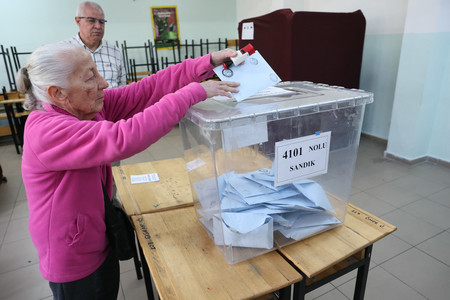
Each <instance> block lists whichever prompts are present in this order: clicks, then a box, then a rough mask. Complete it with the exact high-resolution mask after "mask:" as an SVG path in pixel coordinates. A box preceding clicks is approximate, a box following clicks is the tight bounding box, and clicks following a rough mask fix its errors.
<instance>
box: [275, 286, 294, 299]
mask: <svg viewBox="0 0 450 300" xmlns="http://www.w3.org/2000/svg"><path fill="white" fill-rule="evenodd" d="M292 287H293V284H292V285H290V286H287V287H285V288H283V289H281V290H279V291H278V293H279V295H278V300H290V299H291V290H292Z"/></svg>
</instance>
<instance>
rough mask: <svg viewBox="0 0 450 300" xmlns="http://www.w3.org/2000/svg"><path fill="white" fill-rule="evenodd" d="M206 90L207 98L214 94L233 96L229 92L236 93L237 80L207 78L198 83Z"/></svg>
mask: <svg viewBox="0 0 450 300" xmlns="http://www.w3.org/2000/svg"><path fill="white" fill-rule="evenodd" d="M200 84H201V85H202V86H203V88H204V89H205V91H206V95H207V98H211V97H214V96H226V97H230V98H231V97H233V95H231V93H237V92H239V90H238V89H237V88H236V87H237V86H239V82H232V81H217V80H207V81H204V82H201V83H200Z"/></svg>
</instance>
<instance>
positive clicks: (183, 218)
mask: <svg viewBox="0 0 450 300" xmlns="http://www.w3.org/2000/svg"><path fill="white" fill-rule="evenodd" d="M132 220H133V223H134V225H135V228H136V232H137V236H138V239H139V243H140V245H141V246H142V249H143V252H144V255H145V258H146V261H147V263H148V268H149V269H150V273H151V277H152V279H153V281H154V283H155V286H156V289H157V290H158V294H159V296H160V298H161V299H169V300H170V299H177V300H178V299H199V300H200V299H205V300H206V299H208V300H209V299H253V298H255V297H259V296H263V295H266V294H269V293H271V292H273V291H277V290H282V292H281V294H282V296H283V297H285V299H289V297H290V286H291V285H292V284H294V283H296V282H299V281H301V280H302V279H303V277H302V276H301V275H300V273H299V272H297V271H296V270H295V269H294V268H293V267H292V266H291V265H290V264H289V262H288V261H286V260H285V259H284V258H283V257H282V256H281V255H280V254H279V253H278V252H276V251H272V252H269V253H267V254H264V255H261V256H258V257H255V258H252V259H250V260H247V261H243V262H240V263H237V264H234V265H229V264H228V263H227V262H226V261H225V259H224V257H223V255H222V253H221V252H220V250H219V249H218V248H217V247H216V245H215V244H214V243H213V242H212V241H211V239H210V237H209V236H208V234H207V233H206V231H205V230H204V229H203V227H202V225H201V224H200V222H199V221H198V220H197V216H196V213H195V210H194V207H186V208H179V209H174V210H168V211H163V212H157V213H151V214H145V215H142V216H133V217H132Z"/></svg>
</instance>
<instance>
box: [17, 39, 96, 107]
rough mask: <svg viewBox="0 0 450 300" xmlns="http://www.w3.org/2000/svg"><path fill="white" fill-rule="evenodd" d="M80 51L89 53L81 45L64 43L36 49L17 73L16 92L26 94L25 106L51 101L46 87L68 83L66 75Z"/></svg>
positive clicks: (71, 70)
mask: <svg viewBox="0 0 450 300" xmlns="http://www.w3.org/2000/svg"><path fill="white" fill-rule="evenodd" d="M81 53H82V55H88V54H87V52H86V51H85V50H84V49H83V48H81V47H80V46H78V45H75V44H71V43H66V42H59V43H56V44H49V45H45V46H42V47H40V48H38V49H36V50H35V51H34V52H33V53H32V54H31V55H30V56H29V57H28V60H27V63H26V65H25V66H24V67H23V68H21V69H20V70H19V72H18V73H17V76H16V83H17V88H18V91H19V92H21V93H24V94H25V95H26V99H25V103H24V105H23V106H24V108H25V109H27V110H36V109H42V102H47V103H50V104H51V103H53V102H52V99H51V98H50V96H49V94H48V93H47V90H48V87H49V86H51V85H55V86H58V87H61V88H67V87H68V86H69V77H70V75H71V74H72V73H73V72H74V70H75V68H76V63H75V62H76V59H77V58H79V57H80V54H81ZM77 54H78V55H77Z"/></svg>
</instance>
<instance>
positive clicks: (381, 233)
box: [278, 203, 397, 299]
mask: <svg viewBox="0 0 450 300" xmlns="http://www.w3.org/2000/svg"><path fill="white" fill-rule="evenodd" d="M396 229H397V227H395V226H393V225H391V224H389V223H387V222H385V221H383V220H381V219H380V218H377V217H375V216H374V215H372V214H371V213H368V212H366V211H364V210H362V209H360V208H358V207H356V206H355V205H353V204H351V203H350V204H349V205H348V207H347V215H346V217H345V222H344V224H343V225H341V226H338V227H335V228H333V229H330V230H328V231H325V232H323V233H321V234H318V235H315V236H312V237H310V238H308V239H305V240H302V241H299V242H297V243H294V244H291V245H288V246H285V247H283V248H280V249H278V251H279V252H280V253H281V254H283V255H284V256H285V257H286V259H288V260H289V261H290V262H291V263H292V265H294V266H295V267H296V268H297V270H299V272H301V273H302V274H303V275H304V277H305V278H306V280H304V281H302V282H301V283H300V284H299V285H298V286H297V288H298V291H296V293H297V294H298V296H297V298H296V299H304V295H305V294H306V293H308V292H310V291H312V290H314V289H316V288H318V287H320V286H322V285H324V284H326V283H328V282H330V281H332V280H334V279H336V278H338V277H340V276H342V275H344V274H346V273H348V272H350V271H352V270H355V269H358V274H357V279H356V286H355V293H354V299H364V291H365V287H366V281H367V275H368V273H369V264H370V256H371V252H372V245H373V244H374V243H375V242H376V241H378V240H380V239H381V238H383V237H385V236H386V235H388V234H390V233H392V232H394V231H395V230H396Z"/></svg>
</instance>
